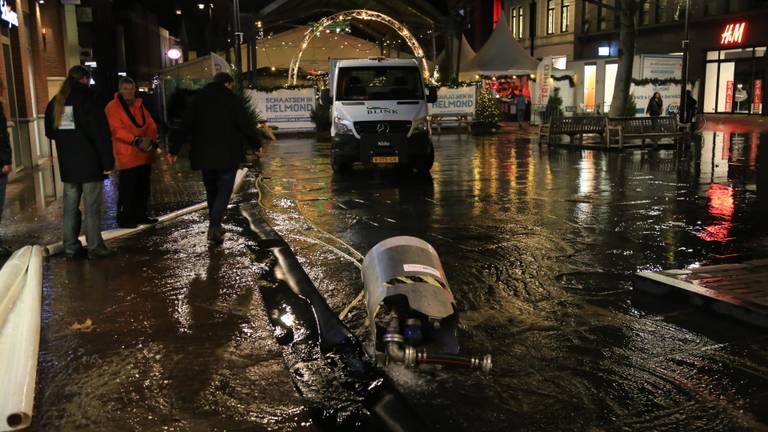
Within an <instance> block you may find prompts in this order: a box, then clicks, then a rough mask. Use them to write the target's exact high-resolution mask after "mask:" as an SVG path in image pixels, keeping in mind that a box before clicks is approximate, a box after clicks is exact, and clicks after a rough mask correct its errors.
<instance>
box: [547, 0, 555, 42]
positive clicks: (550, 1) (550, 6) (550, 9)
mask: <svg viewBox="0 0 768 432" xmlns="http://www.w3.org/2000/svg"><path fill="white" fill-rule="evenodd" d="M554 32H555V0H547V34H552V33H554Z"/></svg>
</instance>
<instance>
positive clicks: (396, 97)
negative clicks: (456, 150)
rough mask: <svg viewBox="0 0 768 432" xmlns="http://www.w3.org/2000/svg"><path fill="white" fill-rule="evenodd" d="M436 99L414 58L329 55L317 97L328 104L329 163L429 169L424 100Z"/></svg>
mask: <svg viewBox="0 0 768 432" xmlns="http://www.w3.org/2000/svg"><path fill="white" fill-rule="evenodd" d="M436 100H437V92H436V89H434V88H432V87H430V88H427V87H425V85H424V81H423V80H422V71H421V69H420V68H419V64H418V63H417V61H416V60H415V59H390V58H385V57H370V58H367V59H354V60H333V61H331V72H330V74H329V78H328V88H326V89H324V90H323V92H322V94H321V103H322V104H324V105H328V106H330V115H331V137H332V146H331V167H332V168H333V170H334V172H344V171H347V170H349V169H350V168H351V167H352V165H353V164H354V163H362V164H363V165H365V166H374V165H386V164H396V165H399V166H402V167H406V168H409V169H412V170H415V171H417V172H429V170H430V169H432V164H433V162H434V160H435V148H434V146H433V145H432V139H431V130H430V126H429V119H428V118H427V104H428V103H434V102H435V101H436Z"/></svg>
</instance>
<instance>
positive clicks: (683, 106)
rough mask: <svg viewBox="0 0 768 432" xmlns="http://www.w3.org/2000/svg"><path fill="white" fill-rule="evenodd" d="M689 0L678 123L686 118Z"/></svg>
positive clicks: (688, 1)
mask: <svg viewBox="0 0 768 432" xmlns="http://www.w3.org/2000/svg"><path fill="white" fill-rule="evenodd" d="M690 6H691V5H690V0H685V39H683V70H682V74H681V75H682V78H683V84H682V85H681V86H680V89H681V90H680V112H679V115H680V123H687V120H688V94H687V90H688V49H689V45H690V39H689V38H688V10H689V9H690Z"/></svg>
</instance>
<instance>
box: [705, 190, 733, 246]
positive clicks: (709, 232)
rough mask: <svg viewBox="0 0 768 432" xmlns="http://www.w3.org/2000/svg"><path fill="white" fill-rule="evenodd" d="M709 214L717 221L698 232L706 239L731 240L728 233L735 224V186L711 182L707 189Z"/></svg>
mask: <svg viewBox="0 0 768 432" xmlns="http://www.w3.org/2000/svg"><path fill="white" fill-rule="evenodd" d="M707 196H708V197H709V214H710V215H712V216H713V217H714V218H715V221H714V222H713V223H712V224H711V225H709V226H706V227H704V230H703V231H700V232H699V233H697V235H698V236H699V237H701V238H702V239H703V240H706V241H716V242H725V241H728V240H730V239H731V238H730V237H728V233H729V232H730V229H731V227H732V226H733V223H732V222H731V221H732V218H733V188H731V187H730V186H726V185H721V184H711V185H710V186H709V190H707Z"/></svg>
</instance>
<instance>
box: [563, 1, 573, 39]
mask: <svg viewBox="0 0 768 432" xmlns="http://www.w3.org/2000/svg"><path fill="white" fill-rule="evenodd" d="M570 29H571V0H563V4H562V5H561V6H560V31H561V32H563V33H565V32H567V31H568V30H570Z"/></svg>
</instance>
